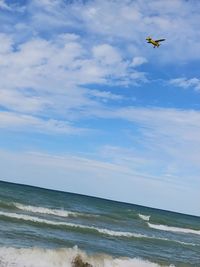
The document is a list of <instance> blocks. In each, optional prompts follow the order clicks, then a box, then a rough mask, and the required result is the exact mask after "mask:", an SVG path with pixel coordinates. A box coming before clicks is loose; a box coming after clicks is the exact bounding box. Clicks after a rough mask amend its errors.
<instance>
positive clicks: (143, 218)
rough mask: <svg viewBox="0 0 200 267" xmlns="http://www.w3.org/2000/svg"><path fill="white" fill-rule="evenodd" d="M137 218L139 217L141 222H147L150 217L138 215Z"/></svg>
mask: <svg viewBox="0 0 200 267" xmlns="http://www.w3.org/2000/svg"><path fill="white" fill-rule="evenodd" d="M138 216H139V217H140V219H142V220H143V221H149V219H150V217H151V216H150V215H143V214H140V213H139V214H138Z"/></svg>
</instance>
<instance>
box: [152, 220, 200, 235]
mask: <svg viewBox="0 0 200 267" xmlns="http://www.w3.org/2000/svg"><path fill="white" fill-rule="evenodd" d="M148 226H149V227H150V228H154V229H157V230H161V231H169V232H176V233H185V234H194V235H200V230H194V229H189V228H180V227H173V226H168V225H162V224H152V223H148Z"/></svg>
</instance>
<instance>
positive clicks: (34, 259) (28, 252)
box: [0, 246, 173, 267]
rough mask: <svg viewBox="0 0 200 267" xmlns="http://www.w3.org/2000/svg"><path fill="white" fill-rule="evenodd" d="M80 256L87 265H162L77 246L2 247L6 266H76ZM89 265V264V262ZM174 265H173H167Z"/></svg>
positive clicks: (102, 266)
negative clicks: (50, 247) (91, 253)
mask: <svg viewBox="0 0 200 267" xmlns="http://www.w3.org/2000/svg"><path fill="white" fill-rule="evenodd" d="M77 256H78V257H79V258H80V259H81V261H82V262H83V263H85V265H83V266H92V267H159V266H160V265H158V264H156V263H152V262H149V261H145V260H143V259H138V258H113V257H111V256H109V255H106V254H96V255H90V256H89V255H87V254H86V253H85V252H84V251H82V250H80V249H78V248H77V246H75V247H73V248H62V249H42V248H20V249H17V248H6V247H1V248H0V263H1V266H6V267H21V266H24V267H72V266H73V267H76V265H74V264H73V262H74V259H75V258H76V257H77ZM86 263H87V264H88V265H87V264H86ZM167 266H171V267H172V266H173V265H167Z"/></svg>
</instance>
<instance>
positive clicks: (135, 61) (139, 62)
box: [131, 57, 147, 67]
mask: <svg viewBox="0 0 200 267" xmlns="http://www.w3.org/2000/svg"><path fill="white" fill-rule="evenodd" d="M144 63H147V59H146V58H144V57H134V58H133V61H132V62H131V66H132V67H137V66H140V65H142V64H144Z"/></svg>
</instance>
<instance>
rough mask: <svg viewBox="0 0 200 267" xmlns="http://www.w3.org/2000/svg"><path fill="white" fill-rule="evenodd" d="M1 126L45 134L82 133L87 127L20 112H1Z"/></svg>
mask: <svg viewBox="0 0 200 267" xmlns="http://www.w3.org/2000/svg"><path fill="white" fill-rule="evenodd" d="M0 128H4V129H9V130H15V131H20V132H22V131H23V132H37V133H44V134H78V135H79V134H82V133H84V132H85V133H86V132H88V130H87V129H84V128H78V127H73V126H72V125H71V124H70V123H69V122H66V121H59V120H55V119H41V118H38V117H33V116H30V115H21V114H19V113H12V112H6V111H4V112H1V113H0Z"/></svg>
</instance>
